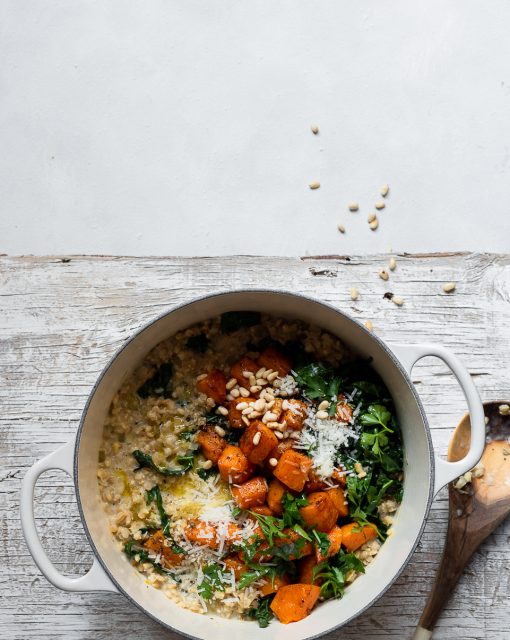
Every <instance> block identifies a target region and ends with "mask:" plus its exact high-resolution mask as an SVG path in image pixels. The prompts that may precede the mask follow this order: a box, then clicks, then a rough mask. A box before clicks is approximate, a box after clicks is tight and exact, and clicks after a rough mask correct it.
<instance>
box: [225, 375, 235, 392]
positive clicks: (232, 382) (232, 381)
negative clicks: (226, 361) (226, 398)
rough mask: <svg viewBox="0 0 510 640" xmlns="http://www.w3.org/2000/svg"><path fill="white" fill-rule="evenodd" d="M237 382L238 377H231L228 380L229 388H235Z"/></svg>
mask: <svg viewBox="0 0 510 640" xmlns="http://www.w3.org/2000/svg"><path fill="white" fill-rule="evenodd" d="M236 384H237V379H236V378H230V380H229V381H228V382H227V389H228V390H229V391H230V390H231V389H233V388H234V387H235V386H236Z"/></svg>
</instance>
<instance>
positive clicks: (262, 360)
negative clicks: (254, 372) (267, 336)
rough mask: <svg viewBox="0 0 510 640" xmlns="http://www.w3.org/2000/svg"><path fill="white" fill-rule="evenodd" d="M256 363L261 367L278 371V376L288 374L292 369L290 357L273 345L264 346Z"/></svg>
mask: <svg viewBox="0 0 510 640" xmlns="http://www.w3.org/2000/svg"><path fill="white" fill-rule="evenodd" d="M258 363H259V365H260V366H261V367H266V369H272V370H273V371H278V375H279V376H280V377H283V376H286V375H288V374H289V372H290V370H291V369H292V361H291V359H290V358H289V357H288V356H286V355H285V354H284V353H282V352H281V351H279V350H278V349H277V348H276V347H273V346H269V347H266V348H265V349H264V351H262V353H261V354H260V356H259V358H258Z"/></svg>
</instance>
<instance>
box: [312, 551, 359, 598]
mask: <svg viewBox="0 0 510 640" xmlns="http://www.w3.org/2000/svg"><path fill="white" fill-rule="evenodd" d="M351 571H357V572H359V573H365V567H364V566H363V563H362V562H361V560H358V558H357V557H356V556H355V555H354V554H353V553H345V552H344V551H339V552H338V553H337V554H336V555H334V556H333V557H332V558H330V559H329V560H328V561H327V562H321V563H320V564H318V565H317V566H316V567H315V568H314V570H313V572H312V579H313V580H315V579H319V580H320V581H321V596H322V597H323V598H324V599H325V600H329V599H330V598H341V597H342V595H343V593H344V589H345V581H346V578H347V576H348V575H349V573H350V572H351Z"/></svg>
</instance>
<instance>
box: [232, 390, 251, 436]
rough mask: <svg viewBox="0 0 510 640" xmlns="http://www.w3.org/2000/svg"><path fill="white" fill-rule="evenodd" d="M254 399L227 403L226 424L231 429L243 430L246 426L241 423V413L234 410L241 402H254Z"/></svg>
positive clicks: (235, 399)
mask: <svg viewBox="0 0 510 640" xmlns="http://www.w3.org/2000/svg"><path fill="white" fill-rule="evenodd" d="M255 400H256V398H251V397H250V398H234V400H230V402H229V403H228V423H229V425H230V426H231V427H232V429H244V428H245V427H246V424H245V423H244V422H243V412H242V411H241V409H236V407H237V405H238V404H239V403H241V402H248V403H250V402H255Z"/></svg>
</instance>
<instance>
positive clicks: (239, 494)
mask: <svg viewBox="0 0 510 640" xmlns="http://www.w3.org/2000/svg"><path fill="white" fill-rule="evenodd" d="M231 491H232V496H233V498H234V500H235V501H236V504H237V505H238V506H239V507H241V509H251V508H252V507H259V506H261V505H263V504H264V502H265V501H266V496H267V481H266V479H265V478H262V476H257V477H255V478H251V479H250V480H247V481H246V482H243V484H240V485H237V486H233V487H232V488H231Z"/></svg>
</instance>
